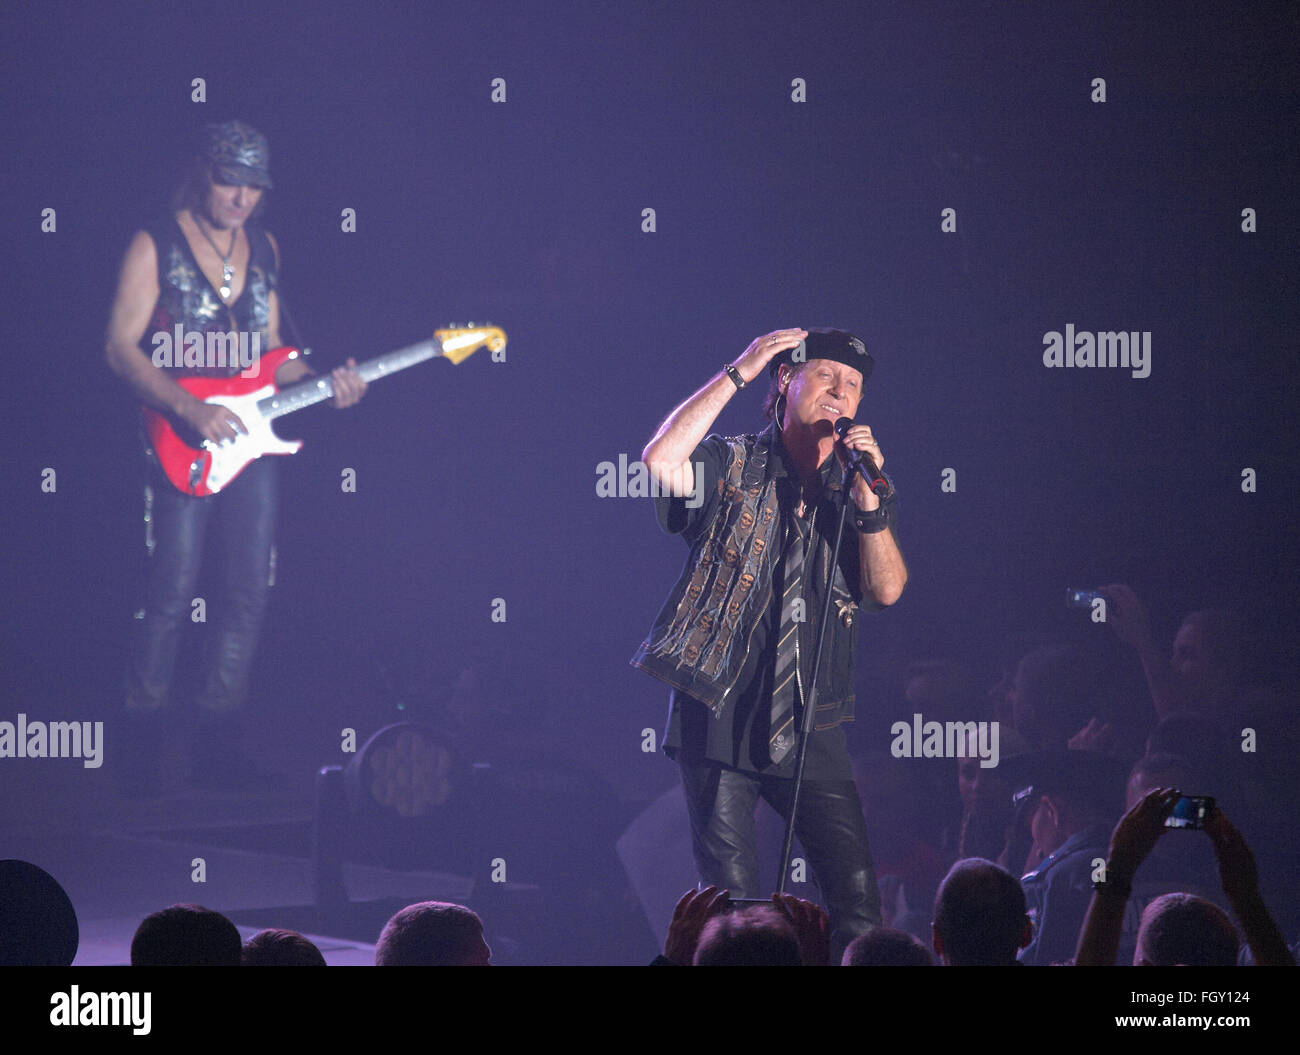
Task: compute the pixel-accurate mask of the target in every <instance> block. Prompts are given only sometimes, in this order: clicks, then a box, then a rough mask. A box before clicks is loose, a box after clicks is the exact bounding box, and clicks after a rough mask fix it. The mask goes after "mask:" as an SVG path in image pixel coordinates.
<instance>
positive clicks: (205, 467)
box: [143, 326, 506, 496]
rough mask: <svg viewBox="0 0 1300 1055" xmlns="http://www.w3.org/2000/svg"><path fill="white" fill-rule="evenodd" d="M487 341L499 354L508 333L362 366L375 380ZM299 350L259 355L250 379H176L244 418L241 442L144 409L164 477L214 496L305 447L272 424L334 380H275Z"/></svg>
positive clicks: (485, 332)
mask: <svg viewBox="0 0 1300 1055" xmlns="http://www.w3.org/2000/svg"><path fill="white" fill-rule="evenodd" d="M485 345H486V346H487V347H489V348H491V349H492V350H493V351H500V350H501V349H503V348H504V347H505V346H506V335H505V332H504V331H503V330H501V329H500V328H499V327H496V326H479V327H473V328H470V327H464V328H448V329H443V330H436V331H434V335H433V337H432V338H431V339H430V340H427V341H421V342H420V343H419V344H412V345H410V346H409V347H406V348H399V349H398V350H397V351H395V352H389V353H388V354H387V355H381V356H378V357H377V358H374V359H370V360H367V361H366V362H364V363H361V364H360V365H359V366H358V367H357V368H356V370H357V373H358V374H360V375H361V378H362V380H364V381H366V382H367V383H369V382H372V381H377V380H378V379H379V378H381V377H387V376H389V375H390V374H395V373H397V372H398V371H399V370H405V369H406V368H407V367H409V366H415V365H416V363H422V362H424V361H425V360H426V359H433V358H435V357H436V356H443V357H444V358H446V359H450V360H451V361H452V362H453V363H460V362H463V361H464V360H466V359H468V358H469V357H470V356H471V355H473V354H474V353H475V352H476V351H478V350H479V349H480V348H482V347H483V346H485ZM299 354H300V353H299V351H298V349H297V348H289V347H284V348H274V349H272V350H271V351H269V352H267V353H266V354H265V355H263V356H260V357H259V358H258V360H257V363H256V364H255V365H256V367H257V372H256V374H250V375H249V376H245V375H244V374H242V373H241V374H236V375H235V376H234V377H181V378H177V379H176V383H177V384H178V385H180V386H181V388H183V389H185V391H187V392H189V393H190V395H192V396H194V397H195V398H197V399H201V400H203V402H205V403H217V404H220V405H221V406H223V407H229V408H230V409H231V410H233V411H234V412H235V413H236V414H238V415H239V418H240V420H241V421H243V423H244V427H245V428H246V429H247V430H248V431H247V432H245V433H243V434H241V435H240V436H239V437H238V438H237V439H235V440H227V441H225V442H224V443H213V442H212V441H211V440H205V439H203V438H202V437H201V436H199V435H198V433H196V432H195V431H194V430H193V429H191V428H190V427H189V426H188V425H186V424H184V423H180V422H177V421H176V420H175V419H173V418H171V417H169V416H168V415H166V414H163V413H161V412H160V411H157V410H154V409H152V408H150V407H146V408H145V409H144V411H143V417H144V431H145V435H146V437H147V438H148V443H149V446H150V448H151V449H152V453H153V455H154V457H155V458H156V459H157V461H158V465H159V467H160V468H161V469H162V471H163V475H165V476H166V477H167V479H168V480H170V481H171V483H172V485H173V486H174V487H175V488H176V489H177V490H178V491H181V492H182V493H183V494H187V495H196V496H203V495H214V494H216V493H217V492H218V491H220V490H221V489H222V488H223V487H225V486H227V485H228V484H229V483H230V481H231V480H233V479H234V478H235V477H236V476H238V475H239V474H240V473H241V472H243V471H244V469H245V468H247V466H248V463H249V462H251V461H252V460H253V459H254V458H260V457H262V455H264V454H296V453H297V452H298V451H300V450H301V449H302V441H301V440H282V439H280V437H279V436H277V435H276V434H275V432H274V431H273V430H272V429H271V422H272V421H274V420H275V419H276V418H278V417H282V416H283V415H285V414H292V413H293V412H294V411H295V410H302V409H303V408H304V407H310V406H312V405H314V404H316V403H319V402H321V401H322V400H325V399H331V398H333V396H334V383H333V381H332V380H331V378H330V377H329V376H328V375H325V376H323V377H312V378H308V379H307V380H305V381H299V382H297V383H296V384H293V385H290V386H289V387H288V388H285V389H281V388H280V387H279V386H278V385H277V384H276V383H275V372H276V370H278V369H279V368H280V367H281V366H282V365H283V364H284V363H286V362H288V361H289V360H290V359H297V358H298V356H299Z"/></svg>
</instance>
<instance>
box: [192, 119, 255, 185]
mask: <svg viewBox="0 0 1300 1055" xmlns="http://www.w3.org/2000/svg"><path fill="white" fill-rule="evenodd" d="M199 153H200V155H202V157H204V158H205V159H206V160H207V161H209V162H210V163H211V165H212V177H213V179H215V180H217V181H218V182H220V183H230V184H235V185H242V186H248V187H262V188H268V187H271V186H273V184H272V183H271V146H270V144H269V143H268V142H267V141H266V136H264V135H262V133H261V132H259V131H258V130H257V129H256V128H253V127H252V126H251V125H246V124H244V122H243V121H226V122H225V123H224V124H219V125H207V126H206V127H205V128H204V129H203V138H202V141H201V145H200V148H199Z"/></svg>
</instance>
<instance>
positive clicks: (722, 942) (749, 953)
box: [695, 905, 801, 967]
mask: <svg viewBox="0 0 1300 1055" xmlns="http://www.w3.org/2000/svg"><path fill="white" fill-rule="evenodd" d="M800 963H801V961H800V959H799V942H798V939H797V938H796V937H795V933H794V927H793V926H792V925H791V923H790V921H789V920H788V919H786V918H785V916H783V915H781V913H780V912H778V911H777V910H776V909H775V908H768V907H767V906H765V905H755V906H753V907H752V908H747V909H744V910H743V911H741V912H728V913H724V914H723V915H721V916H714V917H713V918H712V919H711V920H709V922H708V923H706V924H705V925H704V930H703V932H701V934H700V942H699V944H698V945H697V946H696V948H695V966H696V967H798V966H799V965H800Z"/></svg>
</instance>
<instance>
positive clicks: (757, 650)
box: [632, 329, 907, 963]
mask: <svg viewBox="0 0 1300 1055" xmlns="http://www.w3.org/2000/svg"><path fill="white" fill-rule="evenodd" d="M874 365H875V361H874V359H873V358H872V356H871V355H870V354H869V353H868V352H867V350H866V347H865V345H864V344H863V342H862V341H861V340H859V339H858V338H857V337H855V336H853V335H852V334H851V333H847V332H845V331H843V330H829V329H807V330H805V329H790V330H777V331H776V332H774V333H769V334H767V335H766V336H763V337H759V338H757V339H756V340H755V341H754V342H753V343H752V344H750V346H749V347H748V348H747V349H745V351H744V353H743V354H742V355H741V356H739V357H738V358H737V359H736V360H735V361H734V362H733V363H730V364H728V365H726V366H724V367H723V368H722V370H720V371H719V372H718V373H717V374H716V375H714V377H713V378H712V379H711V380H710V381H709V382H708V383H707V384H705V385H704V387H703V388H701V389H700V390H699V391H697V392H696V393H695V394H694V395H692V396H691V397H690V398H688V399H687V400H686V401H685V402H683V403H682V404H680V405H679V406H678V407H677V408H676V409H674V410H673V411H672V413H670V414H669V415H668V417H667V418H666V419H665V420H664V422H663V424H662V425H660V426H659V429H658V431H657V432H656V433H655V435H654V437H653V438H652V439H651V440H650V443H649V444H648V445H647V446H646V448H645V451H644V452H643V453H642V456H641V457H642V461H643V462H644V463H645V465H646V466H647V468H648V469H649V471H650V473H651V475H652V477H653V478H654V479H655V480H656V481H657V482H658V483H659V484H660V487H659V494H660V495H662V496H663V497H660V498H656V499H655V511H656V514H657V516H658V518H659V523H660V526H661V527H662V528H663V529H664V530H665V531H667V532H669V533H672V534H680V535H682V537H683V538H684V539H685V540H686V542H687V543H688V544H689V545H690V547H691V551H690V556H689V557H688V558H687V561H686V565H685V567H684V568H683V569H682V574H681V576H680V578H679V579H678V581H677V584H676V586H674V587H673V590H672V592H671V593H670V594H669V595H668V599H667V601H666V602H665V604H664V606H663V609H662V610H661V611H660V613H659V616H658V618H657V619H656V620H655V622H654V626H653V627H652V629H651V630H650V633H649V634H648V635H647V637H646V639H645V641H644V642H642V644H641V647H640V648H639V649H638V650H637V653H636V655H635V656H634V657H633V659H632V665H633V666H635V667H639V668H640V669H642V670H644V671H646V672H647V673H649V674H651V675H653V676H654V677H656V678H658V679H660V680H661V681H663V682H665V683H667V684H668V685H669V686H670V687H671V689H672V695H671V707H670V713H669V719H668V730H667V733H666V736H665V739H664V749H665V753H666V754H668V755H669V757H670V758H672V759H673V760H674V761H675V762H676V763H677V765H678V767H679V769H680V770H681V775H682V785H683V789H684V791H685V794H686V801H687V808H688V810H689V811H690V821H691V831H692V836H693V848H694V854H695V862H696V867H697V868H698V870H699V874H700V879H701V880H702V881H703V882H704V883H706V884H713V885H716V886H719V887H722V888H725V889H727V890H729V891H730V892H731V896H732V897H733V898H738V897H747V898H748V897H757V896H761V893H760V891H761V890H762V887H761V884H760V880H759V875H758V862H757V852H756V848H755V835H754V809H755V807H756V805H757V803H758V799H759V797H760V796H761V797H762V798H764V799H765V800H766V801H767V802H768V803H770V804H771V805H772V806H773V807H774V808H775V809H776V810H777V811H778V812H779V813H781V814H782V816H785V817H788V815H789V809H790V800H791V797H792V794H793V784H794V781H793V779H792V778H793V777H794V760H795V754H796V748H797V745H798V737H799V730H800V729H801V728H802V707H803V701H804V699H805V698H806V697H807V695H808V692H809V690H810V689H811V687H812V686H811V685H810V684H809V683H808V679H809V677H810V676H811V674H812V664H813V654H814V649H815V647H816V640H817V632H818V626H817V623H818V620H819V618H820V613H821V611H822V607H823V604H824V599H825V598H824V590H825V589H826V584H827V582H828V580H830V574H829V573H830V561H831V553H832V547H833V544H834V531H835V529H836V527H837V525H838V517H837V509H836V502H835V499H836V498H837V497H838V492H839V491H840V489H841V479H842V472H841V468H842V467H843V466H845V465H847V464H848V462H849V459H850V458H854V457H859V456H866V457H869V458H870V459H871V460H872V461H873V462H874V463H875V464H874V469H875V470H879V468H880V467H881V466H882V465H883V462H884V457H883V455H882V454H881V451H880V446H879V444H878V443H877V442H876V439H875V436H874V435H873V433H872V430H871V429H870V427H868V426H866V425H856V424H852V422H848V423H847V427H844V435H843V439H842V440H841V439H838V438H837V436H836V433H835V424H836V422H837V421H839V420H840V419H841V418H848V419H851V418H853V416H854V415H855V414H856V412H857V409H858V404H859V402H860V401H861V399H862V395H863V387H864V385H865V384H866V381H867V378H868V377H870V375H871V371H872V368H873V366H874ZM765 371H766V372H767V373H768V375H769V377H770V390H769V392H768V396H767V400H766V403H765V405H764V412H765V414H766V416H767V417H768V418H770V419H771V424H770V425H769V426H768V427H767V428H766V429H765V430H764V431H763V432H762V433H761V434H759V435H757V436H755V435H744V436H730V437H723V436H717V435H709V436H708V437H707V438H706V433H708V431H709V429H710V428H711V427H712V425H713V423H714V421H715V420H716V419H717V417H718V414H720V413H721V412H722V409H723V407H725V406H726V405H727V404H728V403H729V402H730V401H731V399H732V398H733V397H734V396H735V395H736V394H737V393H738V392H740V391H742V390H744V389H746V388H748V387H749V386H750V385H751V384H752V383H753V382H755V381H757V380H758V379H759V377H761V376H762V374H763V373H764V372H765ZM842 427H843V426H842ZM837 462H838V464H837ZM700 472H702V473H703V477H704V478H703V479H702V480H697V479H696V478H695V476H696V474H697V473H700ZM867 473H868V474H869V475H873V476H875V477H876V478H877V479H883V481H884V484H883V485H882V486H880V488H879V489H880V490H881V491H885V492H886V493H885V496H884V498H883V499H882V498H881V497H879V496H878V495H877V494H876V493H873V491H872V490H871V488H869V487H868V485H867V483H866V482H865V481H864V479H863V477H862V475H861V474H858V473H855V474H854V476H853V483H852V485H851V488H850V501H851V502H852V503H853V506H854V508H853V509H852V510H850V514H851V516H850V520H849V526H848V527H847V529H846V530H847V532H849V533H851V534H849V535H846V537H845V539H844V542H843V544H842V545H841V548H840V559H839V563H838V566H837V567H836V569H835V575H834V581H833V587H832V589H833V602H834V603H833V607H832V609H831V616H832V619H831V626H830V627H828V629H827V632H826V633H827V637H826V644H825V652H824V654H823V659H822V667H821V671H820V673H819V675H818V679H817V696H818V699H817V713H816V718H815V731H814V732H813V734H812V736H811V737H810V738H809V743H808V747H807V760H806V764H805V774H804V777H805V781H804V785H803V790H802V799H801V802H800V808H799V811H798V816H797V819H796V833H797V835H798V837H799V841H800V842H801V843H802V845H803V848H804V851H805V853H806V854H807V857H808V860H809V864H810V865H811V867H812V870H813V875H814V878H815V879H816V881H817V883H818V885H819V886H820V887H821V890H822V894H823V896H824V898H825V901H826V908H827V911H828V913H829V915H830V921H831V951H832V955H833V956H834V957H835V961H834V962H836V963H838V962H839V961H838V957H839V955H840V953H841V952H842V951H843V949H844V947H845V946H846V945H847V944H848V943H849V942H850V941H851V940H852V939H853V938H854V937H856V936H857V935H859V934H862V933H865V932H866V931H867V930H869V929H871V928H872V927H874V926H878V925H879V924H880V894H879V891H878V890H877V887H876V879H875V873H874V871H873V869H872V864H871V855H870V851H869V849H868V846H867V832H866V826H865V823H864V822H863V817H862V807H861V804H860V802H859V799H858V793H857V788H856V787H855V786H854V783H853V774H852V768H851V765H850V760H849V754H848V749H847V746H846V743H845V737H844V730H843V728H842V725H843V723H844V722H846V721H851V720H852V718H853V700H854V696H853V660H854V650H855V647H856V644H857V629H858V623H859V616H860V613H861V612H862V611H864V610H868V611H874V610H878V609H882V608H885V607H888V606H889V605H891V604H893V603H894V602H895V601H897V600H898V598H899V597H900V596H901V594H902V592H903V588H904V587H905V586H906V584H907V568H906V566H905V565H904V563H903V557H902V554H901V553H900V552H899V549H898V543H897V540H896V538H895V519H896V507H895V503H894V492H893V486H892V483H891V482H889V481H888V478H887V477H884V476H883V474H882V473H878V472H873V469H872V468H868V469H867ZM886 485H887V486H886ZM691 495H695V496H703V502H699V501H696V502H695V503H694V506H695V508H691V504H689V503H688V502H687V497H688V496H691ZM853 535H855V536H856V537H851V536H853Z"/></svg>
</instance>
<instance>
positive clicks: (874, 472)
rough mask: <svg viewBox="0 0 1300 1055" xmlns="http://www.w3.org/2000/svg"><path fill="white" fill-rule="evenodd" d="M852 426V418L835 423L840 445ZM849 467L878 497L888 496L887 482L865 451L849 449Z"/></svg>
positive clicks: (841, 419)
mask: <svg viewBox="0 0 1300 1055" xmlns="http://www.w3.org/2000/svg"><path fill="white" fill-rule="evenodd" d="M853 425H854V422H853V419H852V418H840V420H839V421H837V422H836V423H835V435H836V436H838V437H839V440H840V442H841V443H843V442H844V437H845V435H846V434H847V433H848V431H849V429H851V428H853ZM849 465H850V466H851V467H852V468H853V469H854V470H855V471H857V472H860V473H861V474H862V478H863V479H864V480H866V481H867V486H868V487H870V488H871V490H872V492H873V493H874V494H876V495H877V496H878V497H880V498H884V497H885V495H887V494H889V481H888V480H886V479H885V478H884V477H883V476H882V475H881V474H880V470H879V469H878V468H877V467H876V463H875V460H874V459H873V458H872V457H871V455H870V454H868V453H867V452H866V451H855V450H853V449H851V448H850V449H849Z"/></svg>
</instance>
